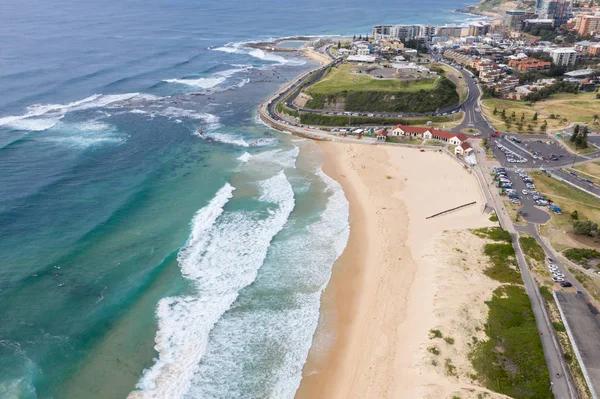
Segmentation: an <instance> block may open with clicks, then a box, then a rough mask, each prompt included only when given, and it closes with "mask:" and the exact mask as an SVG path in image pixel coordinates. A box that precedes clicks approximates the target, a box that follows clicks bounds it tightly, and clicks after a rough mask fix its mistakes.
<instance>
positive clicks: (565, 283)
mask: <svg viewBox="0 0 600 399" xmlns="http://www.w3.org/2000/svg"><path fill="white" fill-rule="evenodd" d="M560 286H561V287H565V288H567V287H572V286H573V284H571V283H569V282H568V281H562V282H561V283H560Z"/></svg>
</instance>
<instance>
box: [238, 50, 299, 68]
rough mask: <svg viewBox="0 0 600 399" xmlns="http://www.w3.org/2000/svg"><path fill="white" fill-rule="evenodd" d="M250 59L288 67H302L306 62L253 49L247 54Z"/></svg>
mask: <svg viewBox="0 0 600 399" xmlns="http://www.w3.org/2000/svg"><path fill="white" fill-rule="evenodd" d="M248 54H249V55H251V56H252V57H255V58H258V59H261V60H263V61H269V62H276V63H278V64H281V65H283V64H289V65H304V64H305V63H306V62H305V61H303V60H299V59H294V58H284V57H282V56H280V55H277V54H274V53H269V52H266V51H264V50H261V49H253V50H251V51H250V52H249V53H248Z"/></svg>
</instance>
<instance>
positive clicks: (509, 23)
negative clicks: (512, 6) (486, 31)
mask: <svg viewBox="0 0 600 399" xmlns="http://www.w3.org/2000/svg"><path fill="white" fill-rule="evenodd" d="M533 17H534V14H532V13H529V12H527V11H523V10H508V11H506V15H505V16H504V24H505V25H506V27H507V28H508V29H509V30H512V31H521V30H522V29H523V21H524V20H526V19H528V18H533Z"/></svg>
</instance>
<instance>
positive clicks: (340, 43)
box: [338, 40, 342, 50]
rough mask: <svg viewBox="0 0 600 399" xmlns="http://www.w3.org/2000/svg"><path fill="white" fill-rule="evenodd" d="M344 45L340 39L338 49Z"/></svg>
mask: <svg viewBox="0 0 600 399" xmlns="http://www.w3.org/2000/svg"><path fill="white" fill-rule="evenodd" d="M341 47H342V42H340V41H339V40H338V50H339V49H340V48H341Z"/></svg>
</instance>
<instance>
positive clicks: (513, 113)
mask: <svg viewBox="0 0 600 399" xmlns="http://www.w3.org/2000/svg"><path fill="white" fill-rule="evenodd" d="M516 117H517V114H515V111H513V112H512V114H510V118H511V119H515V118H516Z"/></svg>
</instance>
